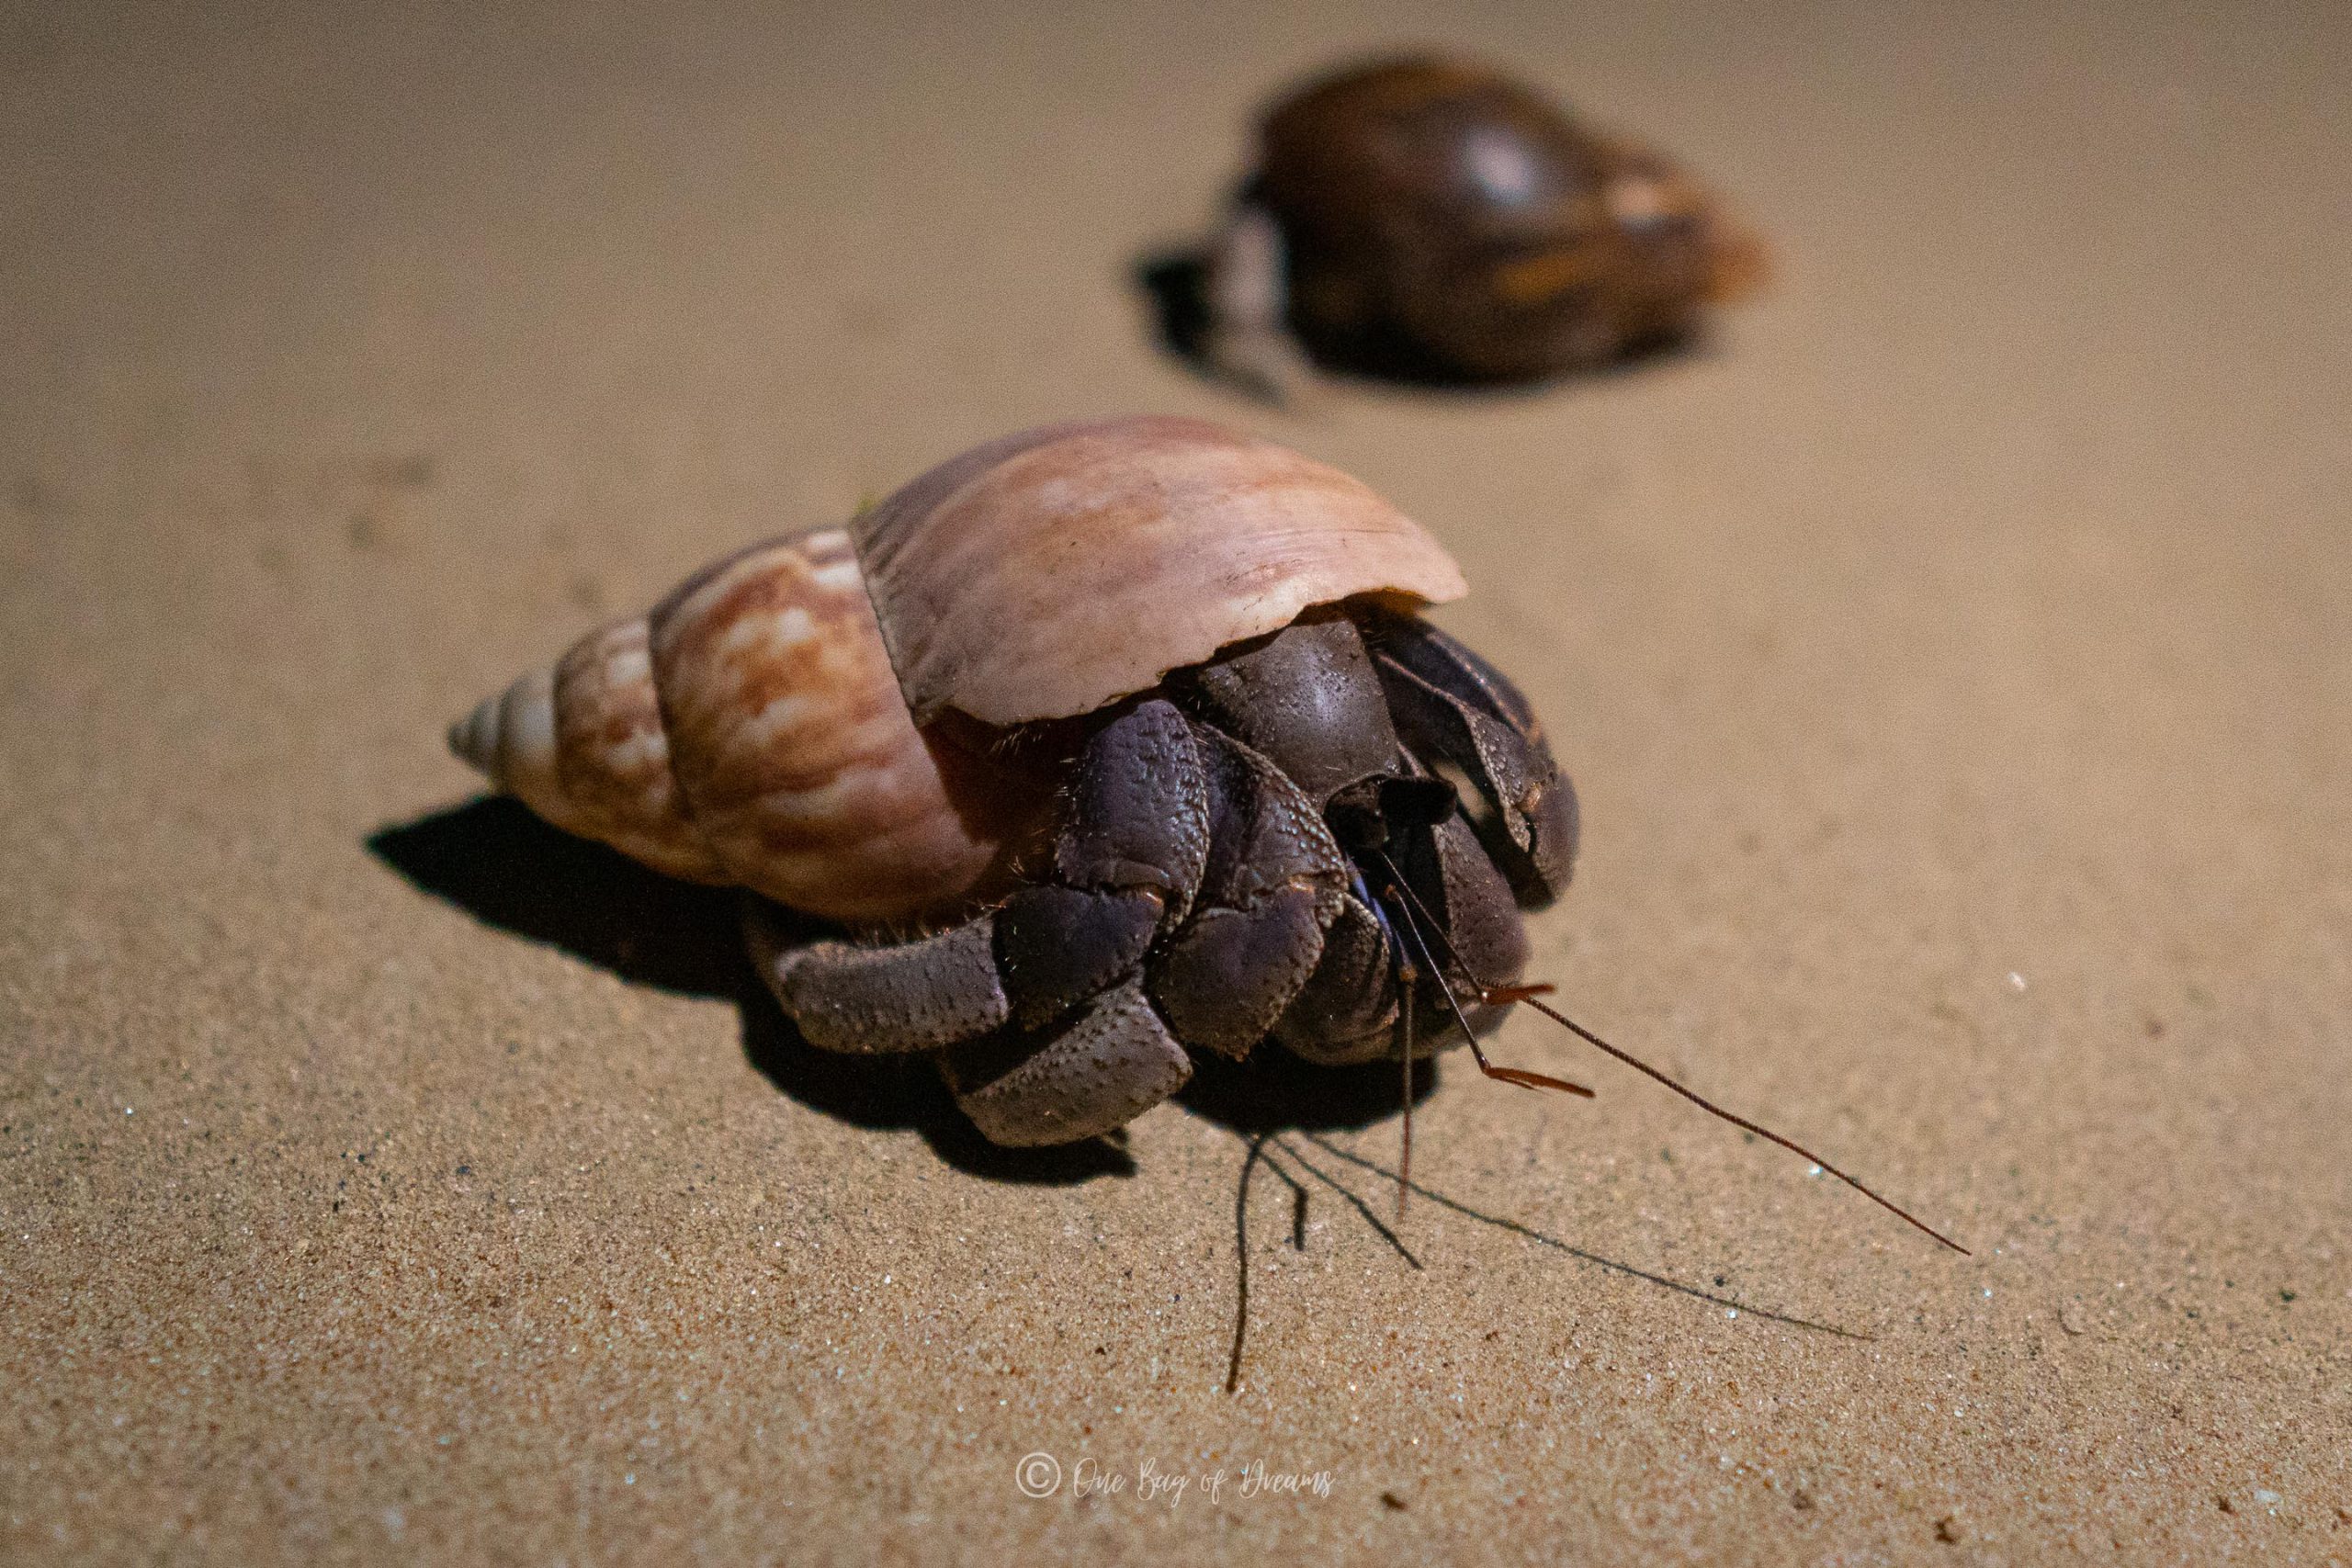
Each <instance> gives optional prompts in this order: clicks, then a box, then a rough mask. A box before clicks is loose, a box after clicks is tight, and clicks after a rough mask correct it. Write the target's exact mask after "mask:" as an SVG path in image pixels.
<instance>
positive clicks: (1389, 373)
mask: <svg viewBox="0 0 2352 1568" xmlns="http://www.w3.org/2000/svg"><path fill="white" fill-rule="evenodd" d="M1127 276H1128V282H1129V284H1130V286H1131V287H1132V288H1134V289H1135V291H1136V294H1137V295H1138V296H1140V298H1141V299H1142V301H1143V305H1144V308H1145V310H1146V311H1147V312H1148V320H1149V323H1150V329H1149V330H1150V335H1151V337H1152V339H1153V340H1154V342H1155V343H1156V344H1158V346H1159V350H1160V352H1161V353H1163V354H1166V355H1169V356H1170V358H1172V359H1175V360H1176V361H1177V362H1178V363H1180V364H1182V366H1183V367H1185V368H1186V369H1187V370H1190V371H1191V372H1192V373H1193V375H1194V376H1197V377H1199V378H1201V379H1203V380H1204V381H1208V382H1210V383H1212V384H1214V385H1216V386H1218V387H1221V388H1223V389H1226V390H1227V391H1231V392H1236V393H1238V394H1240V395H1243V396H1250V397H1256V398H1258V399H1259V400H1261V401H1262V400H1263V398H1262V395H1261V394H1258V393H1254V392H1251V391H1250V389H1247V388H1244V387H1242V386H1240V385H1239V384H1238V383H1237V382H1236V381H1235V380H1234V379H1233V378H1231V377H1228V376H1226V375H1224V374H1222V373H1220V372H1219V371H1218V369H1217V368H1216V364H1215V362H1214V361H1213V360H1212V358H1211V357H1210V355H1209V330H1210V327H1211V325H1212V324H1213V323H1212V321H1211V317H1210V310H1209V300H1208V263H1207V260H1206V259H1205V257H1204V255H1203V254H1202V251H1201V248H1200V246H1199V245H1198V244H1196V243H1195V244H1175V245H1165V246H1159V247H1155V248H1153V249H1151V250H1148V251H1146V252H1144V253H1143V254H1139V255H1137V256H1136V257H1135V259H1134V260H1133V261H1132V262H1131V263H1130V264H1129V265H1128V275H1127ZM1300 346H1301V348H1302V350H1303V351H1304V352H1306V353H1307V354H1308V355H1309V357H1310V359H1311V360H1312V362H1313V364H1314V366H1315V367H1316V369H1317V371H1319V372H1320V373H1322V374H1323V375H1326V376H1329V377H1335V378H1339V379H1340V380H1341V381H1356V382H1363V383H1367V384H1370V385H1374V386H1379V387H1390V388H1399V389H1407V390H1410V391H1417V392H1427V393H1434V394H1437V395H1439V396H1443V397H1460V398H1472V399H1483V400H1497V401H1507V400H1527V399H1534V398H1541V397H1545V396H1548V395H1550V394H1551V393H1554V392H1556V391H1558V390H1560V389H1562V388H1563V387H1566V386H1571V385H1575V384H1578V383H1585V382H1591V381H1600V380H1610V379H1614V378H1620V377H1632V376H1638V375H1641V374H1643V373H1645V372H1646V371H1649V370H1652V369H1656V368H1658V367H1663V366H1667V365H1670V364H1672V363H1674V362H1676V361H1679V360H1685V359H1704V358H1707V357H1709V356H1710V355H1712V354H1713V350H1714V344H1713V340H1712V339H1711V338H1710V337H1709V335H1708V332H1707V329H1706V327H1705V325H1704V324H1703V323H1695V322H1694V323H1692V324H1691V325H1689V326H1686V327H1684V328H1681V329H1679V330H1677V331H1674V332H1670V333H1659V334H1657V335H1656V336H1653V337H1649V338H1645V339H1642V340H1640V341H1638V342H1636V343H1633V344H1628V345H1626V347H1625V348H1624V349H1623V351H1621V352H1620V353H1618V354H1617V355H1613V356H1611V357H1610V358H1609V359H1606V360H1604V361H1602V362H1600V363H1599V364H1595V365H1586V366H1580V367H1577V368H1574V369H1569V370H1562V371H1559V372H1557V373H1556V374H1554V375H1550V376H1543V377H1537V378H1532V379H1531V378H1523V377H1510V378H1495V377H1481V376H1471V375H1465V374H1464V373H1463V372H1462V371H1461V370H1459V369H1457V368H1454V367H1449V366H1448V365H1447V364H1445V363H1444V362H1443V361H1442V360H1440V359H1435V358H1432V357H1430V355H1428V354H1427V353H1426V352H1424V351H1423V350H1421V349H1419V348H1418V347H1417V346H1415V345H1414V344H1412V343H1411V342H1410V341H1409V340H1408V339H1406V338H1404V337H1401V336H1397V335H1395V334H1393V333H1365V334H1363V335H1362V336H1360V337H1357V338H1354V339H1351V340H1349V341H1347V342H1345V343H1326V344H1319V345H1315V346H1309V345H1306V344H1301V345H1300Z"/></svg>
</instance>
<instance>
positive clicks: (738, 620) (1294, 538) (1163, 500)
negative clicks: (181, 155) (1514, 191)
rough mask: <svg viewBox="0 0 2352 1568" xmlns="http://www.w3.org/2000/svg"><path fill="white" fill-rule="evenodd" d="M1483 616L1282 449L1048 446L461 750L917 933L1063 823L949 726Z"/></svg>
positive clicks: (915, 501)
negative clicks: (1343, 639)
mask: <svg viewBox="0 0 2352 1568" xmlns="http://www.w3.org/2000/svg"><path fill="white" fill-rule="evenodd" d="M1462 592H1464V588H1463V583H1462V577H1461V573H1460V570H1458V569H1457V568H1456V567H1455V566H1454V564H1453V560H1452V558H1449V557H1448V556H1447V555H1446V553H1445V552H1444V551H1443V550H1442V549H1441V548H1440V547H1438V546H1437V544H1436V542H1435V541H1434V540H1432V539H1430V536H1428V535H1427V534H1425V533H1423V532H1422V531H1421V529H1420V528H1419V526H1418V525H1415V524H1414V523H1412V522H1411V521H1410V520H1409V519H1408V518H1406V517H1405V516H1404V515H1403V514H1402V513H1398V512H1397V510H1396V509H1395V508H1393V507H1391V506H1390V505H1389V504H1388V503H1387V502H1384V501H1382V500H1381V499H1380V498H1379V497H1378V496H1377V495H1375V494H1374V493H1373V492H1372V491H1370V490H1368V489H1366V488H1365V487H1364V486H1363V485H1362V484H1360V483H1358V482H1357V481H1355V480H1354V479H1350V478H1348V477H1347V476H1346V475H1344V474H1341V473H1340V472H1338V471H1337V470H1336V469H1332V468H1327V467H1325V466H1324V465H1322V464H1320V463H1317V462H1314V461H1312V460H1311V459H1309V458H1306V457H1301V456H1300V455H1299V454H1297V453H1295V452H1292V451H1289V450H1288V449H1286V448H1284V447H1282V446H1275V445H1273V444H1272V443H1271V442H1265V441H1259V440H1254V439H1251V438H1250V437H1248V436H1243V435H1237V434H1233V433H1231V432H1228V431H1226V430H1223V429H1221V428H1219V427H1217V426H1216V425H1213V424H1208V423H1203V422H1200V421H1196V420H1186V419H1173V418H1150V417H1145V418H1127V419H1111V420H1100V421H1093V422H1088V423H1075V424H1065V425H1057V426H1051V427H1047V428H1045V429H1041V430H1034V431H1028V432H1024V433H1023V434H1016V435H1011V436H1007V437H1005V438H1003V439H1001V440H999V441H994V442H990V443H989V444H988V445H986V446H979V447H976V448H974V449H973V450H971V451H969V452H967V453H965V454H964V455H962V456H961V457H955V458H952V459H950V460H949V461H947V462H946V463H944V464H942V465H940V466H939V467H938V468H933V469H932V470H931V471H930V472H929V473H927V474H924V475H923V476H922V477H921V478H920V479H915V480H914V481H913V482H911V483H910V484H909V485H907V486H906V487H905V488H904V489H902V490H900V491H898V492H897V493H896V494H894V495H892V496H890V497H889V498H888V499H887V500H885V501H884V502H881V503H880V504H879V505H877V506H876V507H875V508H873V509H872V510H871V511H869V512H867V513H865V514H863V515H862V516H860V517H859V518H857V519H856V520H855V521H854V523H853V524H852V525H850V527H849V528H848V529H846V530H843V529H839V528H833V529H824V530H820V531H818V532H814V533H809V534H804V535H800V536H793V537H788V538H784V539H779V540H775V541H772V542H769V543H767V544H763V545H758V546H754V547H752V548H750V549H747V550H745V551H743V552H741V554H739V555H736V556H733V557H730V558H728V559H725V560H722V561H720V562H718V563H717V564H716V565H714V566H711V567H708V568H707V569H705V570H703V571H701V572H699V573H697V574H696V575H695V576H694V577H693V578H690V579H689V580H687V581H686V582H685V583H684V584H683V585H682V586H680V587H679V588H678V589H677V590H676V591H675V592H673V593H672V594H671V595H670V596H669V598H667V599H665V600H664V601H663V602H662V604H660V605H658V606H656V607H655V609H654V610H653V611H652V612H651V613H650V615H646V616H643V617H639V618H637V619H632V620H626V621H621V622H617V623H616V624H614V625H612V626H605V627H604V628H602V629H601V630H598V631H595V632H593V633H591V634H589V635H588V636H587V637H583V638H582V639H581V641H580V642H578V643H577V644H575V645H574V646H573V647H572V649H571V651H569V652H568V653H566V654H565V655H564V656H563V657H562V658H561V659H560V660H558V661H557V662H556V664H555V666H554V668H553V669H552V670H548V671H535V672H533V673H531V674H526V675H525V676H524V677H522V678H521V679H520V680H518V681H516V682H515V683H514V684H513V685H512V686H510V687H509V688H508V689H507V690H506V691H505V692H504V693H503V694H500V695H498V696H495V697H492V698H491V699H489V700H488V701H486V702H484V703H483V704H482V705H481V706H480V707H478V708H476V709H475V710H474V712H473V713H472V714H471V715H470V716H469V717H467V718H465V719H463V720H461V721H459V722H458V724H457V725H456V726H454V727H453V728H451V730H450V734H449V742H450V745H451V747H452V749H454V750H456V751H457V752H458V754H459V755H460V756H462V757H464V758H465V759H467V760H468V761H470V762H472V763H473V764H474V765H475V766H476V767H478V768H480V769H481V771H482V772H483V773H485V774H487V775H488V776H489V778H490V779H491V781H492V783H493V784H496V785H497V786H498V787H500V788H502V789H504V790H507V791H510V792H511V793H513V794H514V795H517V796H519V797H520V798H521V799H522V800H523V801H524V803H525V804H526V805H527V806H529V807H531V808H532V809H533V810H535V811H536V812H537V813H538V814H539V815H540V816H541V817H544V818H547V819H548V821H550V822H552V823H554V824H555V825H556V826H558V827H560V828H564V829H569V830H571V831H572V832H576V833H580V834H582V835H583V836H585V837H588V838H593V839H597V840H602V841H604V842H605V843H608V844H610V845H612V846H613V847H614V848H616V849H617V850H620V851H621V852H624V853H626V854H629V855H632V856H634V857H635V858H637V859H638V860H639V861H642V862H644V863H646V864H648V865H650V866H652V867H654V868H655V869H656V870H659V871H662V872H666V873H669V874H672V875H676V876H683V877H687V878H690V879H693V880H696V881H703V882H715V883H740V884H741V885H742V886H747V887H750V888H752V889H754V890H755V891H757V892H760V893H762V894H764V895H766V896H767V897H772V898H775V899H776V900H777V901H778V902H781V903H785V904H788V905H792V906H794V907H796V908H801V909H805V910H808V911H809V912H810V913H813V914H818V915H821V916H825V917H828V918H830V919H839V920H844V921H850V922H854V923H866V924H881V923H889V922H894V921H902V920H907V919H921V918H925V917H931V916H938V915H943V914H945V913H948V912H951V911H953V910H955V909H956V908H958V907H959V906H961V905H965V904H968V903H970V902H972V901H974V900H976V899H978V898H982V897H986V896H987V895H988V894H989V891H990V889H991V887H992V886H993V883H994V881H995V879H996V878H997V877H998V876H999V875H1000V874H1001V872H1002V869H1003V863H1004V861H1005V859H1006V856H1007V854H1008V852H1009V850H1008V846H1010V845H1012V844H1014V843H1015V842H1017V841H1018V839H1019V836H1020V834H1021V832H1022V830H1023V828H1024V826H1026V825H1027V824H1028V823H1029V822H1030V821H1032V820H1033V819H1034V818H1035V814H1036V812H1037V811H1038V810H1039V809H1040V808H1041V807H1043V806H1044V805H1045V804H1046V799H1045V796H1046V795H1049V794H1050V789H1049V787H1048V788H1047V789H1045V790H1042V791H1041V789H1040V787H1039V785H1038V784H1037V783H1036V782H1035V780H1031V779H1026V778H1022V777H1016V776H1013V775H1011V774H1008V773H1004V772H1002V771H1001V770H1000V769H999V768H998V767H997V766H996V765H995V764H994V763H992V762H991V761H989V759H988V758H987V757H986V756H985V755H983V754H981V753H980V752H978V751H976V750H969V749H967V746H966V745H965V744H964V743H963V742H962V741H961V740H959V739H957V738H956V736H955V735H953V734H951V731H955V730H957V729H958V728H962V729H963V730H965V731H967V732H968V729H969V727H957V726H953V725H943V724H941V723H940V722H939V721H940V720H941V719H942V717H943V716H944V715H945V714H946V713H947V712H948V710H950V709H955V710H957V711H959V712H961V713H963V714H965V715H967V716H969V717H970V718H972V719H977V720H978V721H980V723H981V724H982V725H985V726H996V727H1002V726H1010V725H1017V724H1023V723H1027V722H1031V721H1034V720H1040V719H1051V718H1064V717H1069V716H1075V715H1080V714H1085V713H1089V712H1091V711H1093V710H1094V709H1096V708H1099V707H1101V706H1103V705H1105V704H1106V703H1109V702H1112V701H1114V700H1115V699H1117V698H1119V697H1122V696H1125V695H1128V694H1132V693H1136V692H1140V691H1143V690H1146V689H1148V688H1149V687H1151V686H1153V685H1155V684H1157V683H1158V682H1159V679H1160V678H1161V677H1162V676H1163V675H1165V674H1166V673H1167V672H1168V671H1170V670H1173V669H1176V668H1178V667H1180V666H1182V665H1186V664H1193V663H1198V662H1200V661H1201V660H1205V659H1208V658H1210V657H1211V656H1212V655H1214V654H1215V653H1216V651H1217V649H1220V648H1223V647H1225V646H1227V644H1229V643H1234V642H1238V641H1242V640H1245V639H1247V638H1250V637H1259V636H1262V635H1265V634H1267V633H1270V632H1273V631H1276V630H1279V629H1280V628H1281V627H1283V626H1286V625H1288V624H1289V623H1290V622H1291V621H1292V620H1294V619H1295V618H1296V616H1297V615H1299V613H1300V612H1301V611H1303V610H1306V609H1308V608H1310V607H1312V606H1314V605H1317V604H1330V603H1335V602H1337V601H1340V600H1342V599H1349V598H1353V597H1356V596H1359V595H1380V596H1384V597H1386V598H1388V599H1391V600H1393V601H1397V602H1400V603H1404V604H1416V603H1433V602H1438V601H1442V600H1447V599H1452V598H1455V597H1458V596H1459V595H1460V594H1461V593H1462ZM982 733H985V731H983V732H982Z"/></svg>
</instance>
